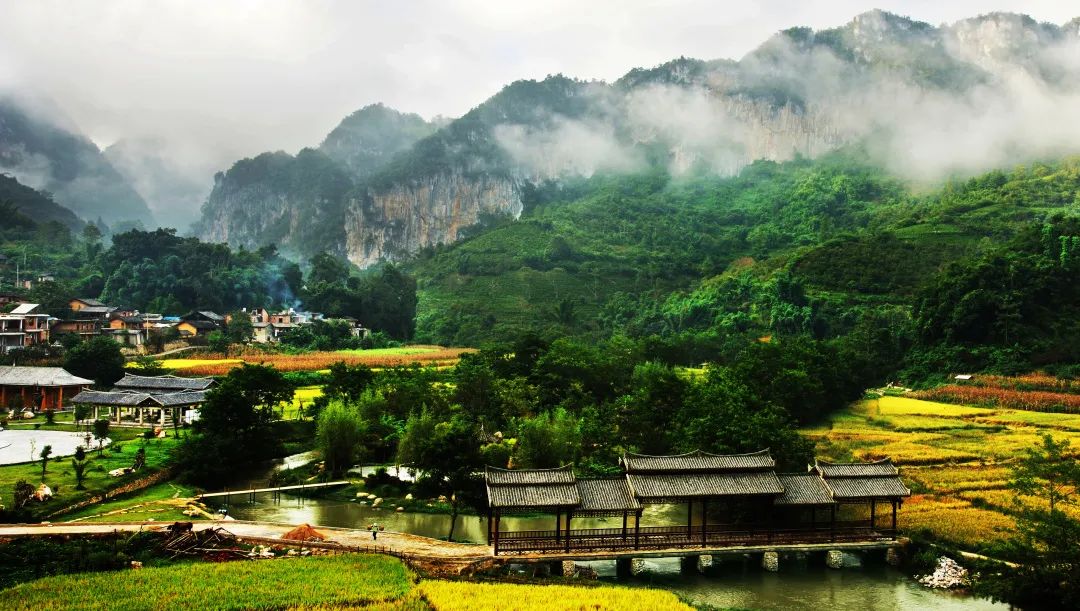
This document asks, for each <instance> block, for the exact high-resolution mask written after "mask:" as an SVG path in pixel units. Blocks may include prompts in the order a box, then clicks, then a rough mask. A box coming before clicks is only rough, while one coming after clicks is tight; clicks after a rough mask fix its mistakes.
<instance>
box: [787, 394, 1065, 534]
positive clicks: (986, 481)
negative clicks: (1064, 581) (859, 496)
mask: <svg viewBox="0 0 1080 611" xmlns="http://www.w3.org/2000/svg"><path fill="white" fill-rule="evenodd" d="M1027 392H1041V391H1027ZM803 432H804V434H806V435H807V436H808V437H810V438H811V439H813V440H814V441H815V443H816V444H817V452H818V455H819V456H823V457H826V458H829V459H832V460H841V461H844V460H876V459H880V458H885V457H890V458H892V459H893V461H894V462H895V463H896V464H897V465H898V466H899V467H900V474H901V477H902V478H903V479H904V481H905V483H907V484H908V486H909V487H910V488H912V490H913V492H915V494H913V496H912V497H911V498H910V499H908V500H907V501H905V502H904V505H903V508H902V509H901V510H900V513H899V516H898V518H899V527H900V528H901V529H902V530H905V531H908V532H915V531H926V532H928V533H930V534H931V535H933V536H934V537H937V538H939V539H941V540H944V541H947V542H950V543H953V544H957V545H960V546H962V547H965V548H968V549H979V548H982V547H984V546H985V545H986V544H988V543H990V542H991V541H993V540H994V539H999V538H1003V537H1008V536H1010V533H1011V532H1012V531H1013V530H1014V529H1015V523H1014V521H1013V519H1012V517H1011V516H1010V513H1011V512H1012V511H1013V509H1014V505H1013V503H1012V499H1013V495H1012V493H1011V492H1010V491H1009V490H1007V485H1008V480H1009V476H1010V465H1011V464H1012V463H1013V462H1014V461H1015V460H1016V457H1017V456H1019V455H1020V453H1021V452H1022V451H1023V450H1025V449H1027V448H1031V447H1033V446H1035V445H1036V444H1038V443H1039V441H1040V440H1041V437H1042V435H1043V434H1045V433H1051V434H1052V435H1054V437H1055V438H1058V439H1068V440H1069V441H1070V442H1071V443H1072V445H1073V447H1074V448H1078V449H1080V416H1077V415H1072V414H1060V413H1050V412H1034V411H1024V410H1017V409H1010V408H1003V407H987V406H970V405H958V404H953V403H940V402H934V401H927V400H922V399H915V398H911V397H890V396H885V397H881V398H878V399H867V400H864V401H860V402H858V403H855V404H853V405H852V406H850V407H848V408H847V409H845V410H843V411H840V412H838V413H836V414H835V415H834V416H833V417H832V418H831V419H830V421H829V422H828V423H827V424H825V425H821V426H817V427H814V428H810V429H807V430H805V431H803ZM1023 500H1027V501H1031V499H1023Z"/></svg>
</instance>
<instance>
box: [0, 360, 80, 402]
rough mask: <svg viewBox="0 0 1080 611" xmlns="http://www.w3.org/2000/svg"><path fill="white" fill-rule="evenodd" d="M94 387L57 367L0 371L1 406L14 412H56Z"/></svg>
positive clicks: (16, 368)
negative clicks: (29, 410)
mask: <svg viewBox="0 0 1080 611" xmlns="http://www.w3.org/2000/svg"><path fill="white" fill-rule="evenodd" d="M93 383H94V381H93V380H87V379H86V378H80V377H78V376H74V375H71V374H70V373H68V372H67V371H66V370H64V369H62V368H60V367H17V366H15V365H12V366H10V367H0V405H3V406H4V407H8V408H13V409H25V408H31V409H36V410H47V409H59V408H60V407H61V406H62V405H64V402H65V400H67V401H68V402H70V400H71V398H73V397H74V396H75V395H77V394H78V393H80V392H82V391H83V390H85V389H86V388H87V387H88V386H90V385H91V384H93ZM65 397H66V399H65Z"/></svg>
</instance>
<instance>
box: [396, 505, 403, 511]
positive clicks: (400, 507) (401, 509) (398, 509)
mask: <svg viewBox="0 0 1080 611" xmlns="http://www.w3.org/2000/svg"><path fill="white" fill-rule="evenodd" d="M394 511H405V508H404V507H402V506H401V505H398V506H397V507H396V508H394Z"/></svg>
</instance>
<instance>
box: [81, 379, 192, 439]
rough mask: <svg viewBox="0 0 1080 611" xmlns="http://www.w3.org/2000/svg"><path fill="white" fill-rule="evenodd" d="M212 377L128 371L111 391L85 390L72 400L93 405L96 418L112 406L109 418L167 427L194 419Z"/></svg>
mask: <svg viewBox="0 0 1080 611" xmlns="http://www.w3.org/2000/svg"><path fill="white" fill-rule="evenodd" d="M213 384H214V380H213V379H212V378H178V377H176V376H140V375H132V374H126V375H125V376H124V377H123V378H121V379H120V381H118V382H117V383H116V384H115V388H113V390H111V391H98V390H84V391H82V392H81V393H79V394H78V395H77V396H75V398H74V399H72V402H73V403H76V404H81V405H91V406H93V408H94V419H95V420H96V419H98V418H99V417H100V415H101V412H100V410H101V408H102V407H105V408H108V410H109V413H108V417H109V419H111V420H114V421H115V422H116V423H117V424H121V423H122V422H123V419H124V417H125V414H126V415H127V417H128V418H130V420H131V421H132V423H133V424H136V425H139V426H143V425H158V426H162V427H164V426H166V424H167V421H168V419H169V418H171V419H172V422H173V423H179V422H180V421H181V419H183V420H185V421H190V420H191V419H192V416H193V414H192V413H191V412H192V411H193V410H195V409H198V407H199V406H200V405H202V404H203V403H204V402H206V394H207V392H208V389H209V388H210V387H211V386H213Z"/></svg>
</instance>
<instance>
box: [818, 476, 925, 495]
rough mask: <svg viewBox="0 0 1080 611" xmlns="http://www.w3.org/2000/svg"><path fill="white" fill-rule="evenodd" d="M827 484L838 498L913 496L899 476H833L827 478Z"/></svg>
mask: <svg viewBox="0 0 1080 611" xmlns="http://www.w3.org/2000/svg"><path fill="white" fill-rule="evenodd" d="M825 485H826V486H828V487H829V489H830V490H831V491H832V493H833V498H835V499H837V500H858V499H867V500H869V499H873V498H896V497H901V496H911V491H910V490H908V488H907V486H905V485H904V482H902V481H900V478H899V477H896V476H892V477H833V478H826V479H825Z"/></svg>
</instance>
